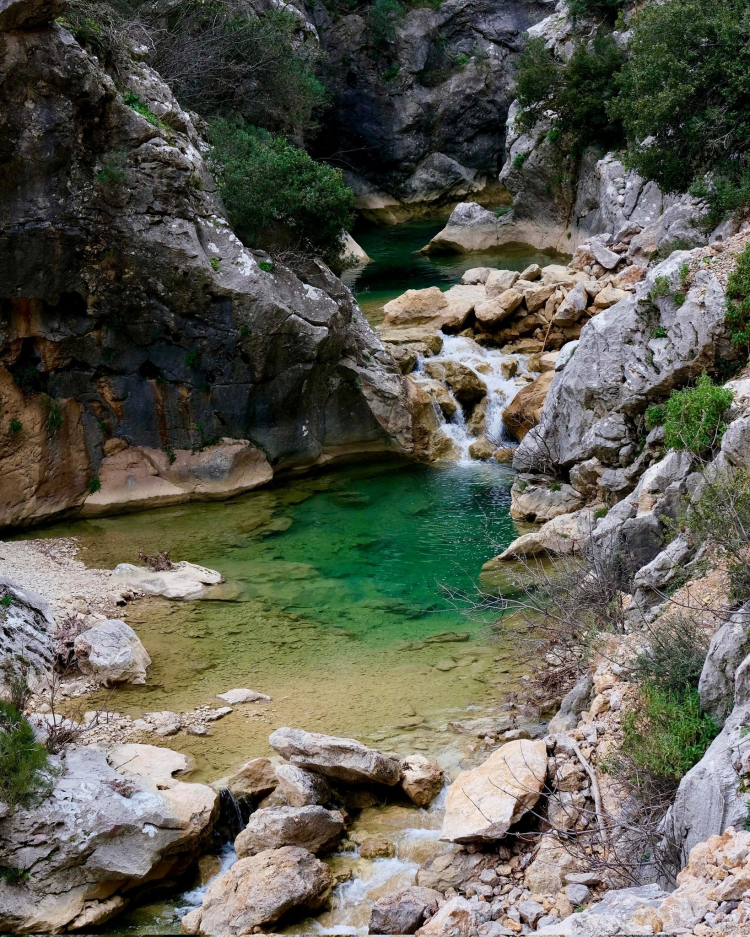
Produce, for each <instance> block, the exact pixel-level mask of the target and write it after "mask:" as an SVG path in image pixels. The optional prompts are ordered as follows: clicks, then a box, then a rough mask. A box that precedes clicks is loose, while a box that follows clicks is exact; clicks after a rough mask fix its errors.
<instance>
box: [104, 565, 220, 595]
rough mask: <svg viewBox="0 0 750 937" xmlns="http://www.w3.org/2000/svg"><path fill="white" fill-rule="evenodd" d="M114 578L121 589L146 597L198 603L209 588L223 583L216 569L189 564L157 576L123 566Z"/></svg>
mask: <svg viewBox="0 0 750 937" xmlns="http://www.w3.org/2000/svg"><path fill="white" fill-rule="evenodd" d="M112 576H113V578H115V579H117V580H118V581H119V582H118V585H119V586H120V588H128V589H133V590H135V591H137V592H143V593H145V594H146V595H161V596H164V598H165V599H185V600H192V599H198V598H200V597H201V596H202V595H204V594H205V592H206V586H209V585H216V584H217V583H219V582H224V577H223V576H222V575H221V573H217V572H216V570H215V569H206V568H205V567H203V566H196V565H195V563H188V562H186V561H182V562H181V563H175V564H174V568H173V569H170V570H165V571H163V572H158V573H157V572H154V571H153V570H151V569H146V568H144V567H143V566H134V565H133V564H132V563H120V564H119V565H118V566H116V567H115V569H114V572H113V573H112Z"/></svg>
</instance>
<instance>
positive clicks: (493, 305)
mask: <svg viewBox="0 0 750 937" xmlns="http://www.w3.org/2000/svg"><path fill="white" fill-rule="evenodd" d="M522 302H523V294H522V293H519V292H518V291H517V290H505V292H504V293H499V294H497V295H495V296H493V297H492V298H491V299H488V300H486V301H485V302H483V303H479V304H478V305H477V306H476V307H475V309H474V315H475V316H476V318H477V322H479V323H480V324H481V325H483V326H485V327H486V328H490V329H492V328H494V327H495V326H498V325H500V323H501V322H504V321H505V320H506V319H508V318H510V316H512V315H513V313H514V312H515V311H516V309H518V307H519V306H520V305H521V303H522Z"/></svg>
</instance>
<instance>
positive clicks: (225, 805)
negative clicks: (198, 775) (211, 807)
mask: <svg viewBox="0 0 750 937" xmlns="http://www.w3.org/2000/svg"><path fill="white" fill-rule="evenodd" d="M246 825H247V823H246V820H245V817H244V816H243V813H242V807H241V806H240V804H239V803H238V802H237V800H236V799H235V797H234V795H233V794H232V792H231V791H230V790H229V789H228V788H226V787H223V788H222V789H221V790H220V791H219V820H218V822H217V824H216V828H217V830H218V831H219V832H220V833H221V835H222V838H223V839H225V840H228V841H229V842H231V843H233V842H234V841H235V839H236V838H237V836H238V835H239V834H240V833H241V832H242V831H243V830H244V829H245V826H246Z"/></svg>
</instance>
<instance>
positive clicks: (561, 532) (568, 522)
mask: <svg viewBox="0 0 750 937" xmlns="http://www.w3.org/2000/svg"><path fill="white" fill-rule="evenodd" d="M594 511H595V509H593V508H591V507H585V508H581V509H580V510H578V511H573V513H572V514H561V515H560V516H559V517H555V518H553V519H552V520H550V521H547V522H546V523H545V524H543V525H542V526H541V527H539V528H538V529H537V530H533V531H531V532H530V533H528V534H522V535H521V536H520V537H518V538H517V539H516V540H514V541H513V543H511V544H510V546H509V547H506V549H505V550H503V552H502V553H501V554H499V556H496V557H494V558H493V559H491V560H488V561H487V562H486V563H485V564H484V566H483V567H482V572H483V573H485V572H492V571H493V570H496V569H498V568H499V567H500V566H502V564H503V563H506V562H508V561H512V560H517V559H525V558H526V557H532V556H555V555H557V556H564V555H565V554H569V553H575V552H576V551H577V550H579V549H580V548H581V546H582V545H583V544H584V543H585V541H586V540H587V539H588V538H589V537H590V536H591V530H592V528H593V526H594V523H595V521H594ZM535 516H536V515H535Z"/></svg>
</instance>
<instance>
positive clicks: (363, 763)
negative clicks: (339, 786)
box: [268, 728, 401, 787]
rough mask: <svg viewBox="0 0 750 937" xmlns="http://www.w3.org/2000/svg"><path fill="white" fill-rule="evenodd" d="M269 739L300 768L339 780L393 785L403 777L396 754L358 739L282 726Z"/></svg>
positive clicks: (272, 745) (273, 745) (288, 759)
mask: <svg viewBox="0 0 750 937" xmlns="http://www.w3.org/2000/svg"><path fill="white" fill-rule="evenodd" d="M268 741H269V742H270V743H271V747H272V748H274V749H275V750H276V751H277V752H278V753H279V754H280V755H281V756H282V758H286V759H287V761H290V762H291V763H292V764H293V765H296V766H297V767H298V768H306V769H308V770H309V771H315V772H317V773H318V774H324V775H326V776H327V777H330V778H334V779H336V780H339V781H348V782H350V783H367V782H370V781H375V782H376V783H378V784H386V785H388V786H389V787H392V786H393V785H394V784H398V782H399V780H400V779H401V765H400V763H399V762H398V761H397V760H396V759H395V758H391V757H389V756H388V755H386V754H384V753H383V752H380V751H377V750H375V749H370V748H367V746H366V745H363V744H362V743H361V742H358V741H356V739H347V738H338V737H336V736H332V735H321V734H320V733H318V732H305V731H304V730H302V729H291V728H283V729H277V730H276V732H274V733H272V735H271V736H270V737H269V739H268Z"/></svg>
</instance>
